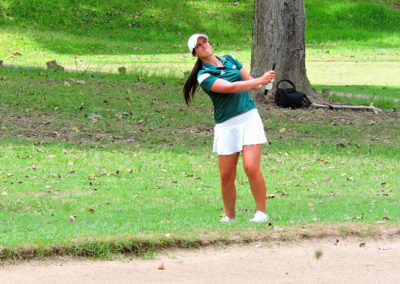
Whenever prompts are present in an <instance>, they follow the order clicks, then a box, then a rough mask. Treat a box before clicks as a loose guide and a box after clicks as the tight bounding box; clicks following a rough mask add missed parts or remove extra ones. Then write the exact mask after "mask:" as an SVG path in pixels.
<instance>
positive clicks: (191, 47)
mask: <svg viewBox="0 0 400 284" xmlns="http://www.w3.org/2000/svg"><path fill="white" fill-rule="evenodd" d="M199 37H204V38H205V39H206V40H208V36H207V35H205V34H194V35H191V36H190V38H189V40H188V47H189V50H190V52H191V53H193V50H194V48H195V47H196V45H197V39H198V38H199Z"/></svg>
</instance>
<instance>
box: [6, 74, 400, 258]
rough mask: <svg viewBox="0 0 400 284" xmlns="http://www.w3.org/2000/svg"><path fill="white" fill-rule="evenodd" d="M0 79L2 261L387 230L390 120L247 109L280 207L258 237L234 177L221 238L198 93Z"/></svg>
mask: <svg viewBox="0 0 400 284" xmlns="http://www.w3.org/2000/svg"><path fill="white" fill-rule="evenodd" d="M0 77H1V83H0V84H1V90H2V91H1V92H0V100H1V102H2V104H1V109H2V112H1V115H0V121H1V123H0V128H1V130H2V131H1V135H0V138H1V139H0V141H1V143H0V208H1V211H0V212H1V213H0V220H1V223H0V240H1V243H0V246H2V247H3V248H4V249H3V250H2V252H0V253H1V257H2V258H7V257H8V258H10V257H11V258H30V257H40V256H45V255H48V254H50V255H54V254H57V253H59V254H72V255H89V256H97V257H109V256H110V254H112V253H115V252H123V251H125V252H127V251H130V252H134V253H139V254H141V253H143V252H144V251H148V250H151V249H152V248H153V249H155V248H161V247H163V246H171V245H174V246H175V245H179V246H181V245H182V243H183V245H182V246H196V245H198V243H199V242H200V241H202V240H204V239H210V240H228V239H229V238H230V237H231V234H232V233H235V234H238V235H239V236H242V238H244V239H246V238H248V237H249V234H250V235H252V234H265V233H266V232H271V228H272V227H273V226H278V227H288V226H289V227H290V226H296V225H311V224H319V225H321V226H324V225H325V224H343V223H344V224H349V225H351V224H355V223H361V224H366V225H370V226H372V225H374V224H375V223H376V222H380V221H385V222H386V223H387V224H392V225H395V224H398V222H399V220H400V213H399V212H400V211H399V210H398V209H399V206H400V204H399V202H398V200H399V191H398V188H399V186H400V181H399V179H398V177H397V173H398V171H399V170H400V169H399V164H398V160H399V158H400V157H399V153H400V147H399V144H398V139H397V133H399V131H400V129H399V123H398V117H397V115H392V114H389V113H387V114H383V115H382V116H375V115H373V114H369V113H361V114H359V113H356V114H352V113H346V112H343V113H340V112H333V113H331V114H329V113H325V112H324V111H322V110H321V111H313V112H311V111H307V110H299V111H296V112H292V111H284V113H282V110H280V109H275V108H272V109H263V108H261V109H260V112H261V114H262V116H263V118H264V121H265V128H266V130H267V133H268V136H269V140H270V142H271V145H269V146H268V147H264V152H263V156H262V164H263V173H264V175H265V177H266V179H267V186H268V190H269V192H268V193H269V194H275V195H278V196H279V197H280V199H270V200H268V202H267V203H268V204H267V208H268V212H269V214H270V216H271V220H272V225H271V226H268V225H253V224H249V222H248V219H250V218H251V216H252V214H253V213H254V201H253V199H252V196H251V193H250V190H249V186H248V183H247V179H246V177H245V175H244V172H243V170H239V173H238V181H237V187H238V204H237V211H238V214H237V217H238V221H237V222H236V223H235V224H232V225H229V226H221V224H220V223H219V217H220V216H221V215H222V214H223V209H222V208H223V205H222V200H221V198H220V192H219V191H220V190H219V176H218V171H217V161H216V157H215V156H214V155H213V154H212V153H210V147H211V144H212V127H213V121H212V106H211V103H210V102H209V99H208V98H207V97H206V96H205V95H204V94H202V93H198V94H197V96H196V102H195V105H194V106H193V107H191V108H190V109H187V108H184V104H183V100H182V97H181V94H180V90H181V84H176V82H175V81H174V80H172V81H164V82H163V80H160V79H157V78H155V77H153V78H151V79H149V81H138V80H137V76H135V75H127V76H124V77H121V76H119V75H113V74H110V75H108V76H104V75H103V74H94V75H88V74H79V73H71V74H68V73H60V72H52V71H43V70H29V69H5V68H3V69H1V70H0ZM78 80H82V81H84V82H85V84H84V85H82V84H77V83H76V82H77V81H78ZM65 81H67V82H70V86H64V82H65ZM26 86H29V88H28V87H26ZM129 90H130V91H129ZM155 90H157V92H155ZM44 97H45V99H44ZM105 102H106V103H105ZM128 103H129V104H130V105H128ZM93 114H95V115H97V119H96V120H94V119H93V117H96V116H91V115H93ZM371 121H374V122H373V123H371ZM282 129H285V131H283V130H282ZM239 167H241V165H239ZM70 216H75V218H76V221H74V222H71V221H70ZM387 217H390V220H385V218H386V219H387ZM140 244H141V246H143V247H142V248H140V247H137V246H138V245H140ZM21 246H22V247H21ZM118 248H119V249H118Z"/></svg>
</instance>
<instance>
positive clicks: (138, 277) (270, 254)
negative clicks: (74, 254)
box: [0, 238, 400, 284]
mask: <svg viewBox="0 0 400 284" xmlns="http://www.w3.org/2000/svg"><path fill="white" fill-rule="evenodd" d="M317 255H318V256H319V257H317ZM0 283H19V284H20V283H96V284H99V283H385V284H387V283H400V238H395V239H378V240H358V239H338V240H337V239H322V240H306V241H301V242H296V243H295V242H292V243H276V242H275V243H252V244H248V245H234V246H227V247H220V248H218V247H217V248H216V247H207V248H201V249H190V250H182V249H179V250H178V249H176V250H168V251H164V252H160V253H158V254H157V255H156V257H155V258H154V259H151V260H144V259H124V260H118V261H116V260H114V261H93V260H76V259H66V258H61V259H51V260H46V261H42V262H38V261H34V262H25V263H19V264H13V265H10V264H5V265H1V266H0Z"/></svg>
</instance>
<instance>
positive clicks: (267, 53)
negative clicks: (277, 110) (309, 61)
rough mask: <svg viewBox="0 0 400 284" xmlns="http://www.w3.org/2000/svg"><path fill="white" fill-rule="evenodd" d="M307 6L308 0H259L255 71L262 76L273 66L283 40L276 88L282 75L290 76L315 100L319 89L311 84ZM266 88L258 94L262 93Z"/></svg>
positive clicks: (253, 56)
mask: <svg viewBox="0 0 400 284" xmlns="http://www.w3.org/2000/svg"><path fill="white" fill-rule="evenodd" d="M304 35H305V9H304V0H285V1H283V0H278V1H277V0H255V2H254V20H253V45H252V54H251V74H252V75H253V76H260V75H261V74H263V73H264V72H265V71H268V70H271V68H272V64H273V61H274V58H275V54H276V51H277V48H278V46H279V44H280V42H281V40H282V36H283V42H282V45H281V48H280V53H279V59H278V62H277V65H276V69H275V71H276V78H275V82H274V86H273V89H272V90H271V91H269V97H270V98H272V97H273V96H271V94H273V95H274V94H275V90H276V85H277V83H278V82H279V80H281V79H289V80H291V81H292V82H293V83H294V84H295V85H296V89H297V90H299V91H301V92H304V93H306V94H307V96H308V97H309V98H310V99H311V100H313V99H314V98H315V97H316V95H317V92H316V90H315V89H314V88H313V87H312V86H311V84H310V82H309V80H308V78H307V74H306V67H305V43H304V41H305V40H304ZM261 94H262V92H259V93H258V94H257V96H258V97H261Z"/></svg>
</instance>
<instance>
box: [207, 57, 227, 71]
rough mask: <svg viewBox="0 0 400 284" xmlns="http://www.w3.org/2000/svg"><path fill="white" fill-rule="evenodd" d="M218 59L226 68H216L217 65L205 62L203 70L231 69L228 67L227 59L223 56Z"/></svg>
mask: <svg viewBox="0 0 400 284" xmlns="http://www.w3.org/2000/svg"><path fill="white" fill-rule="evenodd" d="M216 57H217V58H218V59H219V61H221V63H222V65H224V67H217V66H215V65H212V64H208V63H205V62H203V69H207V70H210V69H224V68H229V66H227V63H228V61H227V59H226V58H225V57H223V56H221V57H219V56H216Z"/></svg>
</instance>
